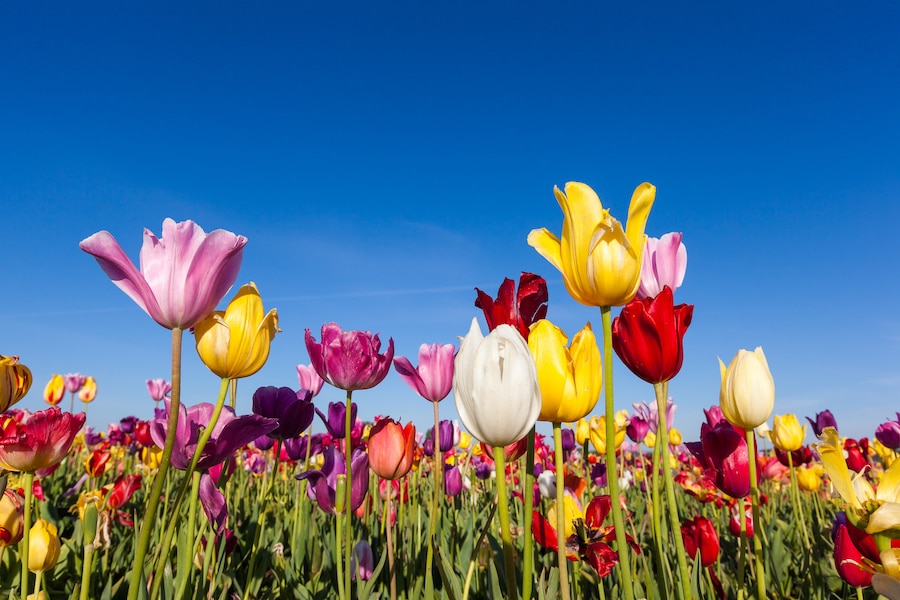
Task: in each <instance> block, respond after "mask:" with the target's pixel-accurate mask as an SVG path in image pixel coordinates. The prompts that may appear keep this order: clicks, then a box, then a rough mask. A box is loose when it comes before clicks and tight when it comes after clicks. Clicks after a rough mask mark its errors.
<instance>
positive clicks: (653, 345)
mask: <svg viewBox="0 0 900 600" xmlns="http://www.w3.org/2000/svg"><path fill="white" fill-rule="evenodd" d="M693 314H694V306H693V305H692V304H679V305H678V306H675V305H674V303H673V299H672V289H671V288H669V287H668V286H666V287H665V288H663V291H662V292H660V293H659V294H658V295H657V296H654V297H652V298H646V299H644V300H637V299H635V300H632V301H631V302H629V303H628V304H626V305H625V307H624V308H623V309H622V312H621V313H620V314H619V316H618V317H616V318H615V319H614V320H613V323H612V346H613V350H615V351H616V354H617V355H618V356H619V358H620V359H621V360H622V362H623V363H624V364H625V366H626V367H628V369H629V370H630V371H631V372H632V373H634V374H635V375H637V376H638V377H640V378H641V379H643V380H644V381H646V382H648V383H660V382H663V381H669V380H670V379H672V378H673V377H675V375H677V374H678V371H680V370H681V364H682V362H683V360H684V346H683V343H682V339H683V337H684V334H685V332H686V331H687V328H688V326H689V325H690V324H691V319H692V317H693Z"/></svg>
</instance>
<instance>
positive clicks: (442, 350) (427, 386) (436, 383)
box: [394, 344, 456, 402]
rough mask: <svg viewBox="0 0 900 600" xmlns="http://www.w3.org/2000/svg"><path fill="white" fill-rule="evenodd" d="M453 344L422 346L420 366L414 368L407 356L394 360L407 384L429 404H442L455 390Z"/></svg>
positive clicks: (420, 347) (454, 352) (454, 350)
mask: <svg viewBox="0 0 900 600" xmlns="http://www.w3.org/2000/svg"><path fill="white" fill-rule="evenodd" d="M455 357H456V349H455V348H454V347H453V344H444V345H443V346H439V345H438V344H431V345H430V346H429V345H428V344H422V345H421V346H419V366H418V367H413V366H412V363H410V362H409V359H408V358H406V357H405V356H398V357H397V358H395V359H394V369H395V370H396V371H397V373H398V374H399V375H400V378H401V379H403V381H405V382H406V384H407V385H408V386H409V387H411V388H412V389H414V390H415V391H416V393H417V394H419V395H420V396H422V397H423V398H425V399H426V400H428V401H429V402H440V401H441V400H443V399H444V398H446V397H447V395H448V394H449V393H450V390H451V389H452V388H453V359H454V358H455Z"/></svg>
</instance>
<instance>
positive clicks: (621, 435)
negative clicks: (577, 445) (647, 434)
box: [591, 409, 628, 454]
mask: <svg viewBox="0 0 900 600" xmlns="http://www.w3.org/2000/svg"><path fill="white" fill-rule="evenodd" d="M614 418H615V430H616V435H615V441H614V443H615V445H616V450H618V449H619V447H621V446H622V442H624V441H625V429H626V428H627V427H628V411H627V410H624V409H623V410H620V411H619V412H617V413H616V416H615V417H614ZM591 444H593V445H594V449H596V450H597V452H598V453H599V454H603V453H605V452H606V415H600V416H599V417H591Z"/></svg>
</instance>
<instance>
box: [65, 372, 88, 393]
mask: <svg viewBox="0 0 900 600" xmlns="http://www.w3.org/2000/svg"><path fill="white" fill-rule="evenodd" d="M85 379H87V377H85V376H84V375H82V374H81V373H69V374H68V375H66V376H65V377H63V385H64V386H65V387H66V391H67V392H69V393H71V394H75V393H77V392H78V390H80V389H81V387H82V386H83V385H84V380H85Z"/></svg>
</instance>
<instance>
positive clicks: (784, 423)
mask: <svg viewBox="0 0 900 600" xmlns="http://www.w3.org/2000/svg"><path fill="white" fill-rule="evenodd" d="M805 437H806V425H803V427H801V426H800V421H798V420H797V415H792V414H788V415H775V423H774V424H773V425H772V432H771V434H770V439H771V440H772V445H773V446H775V447H776V448H778V449H779V450H784V451H785V452H793V451H794V450H799V449H800V447H801V446H803V439H804V438H805Z"/></svg>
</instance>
